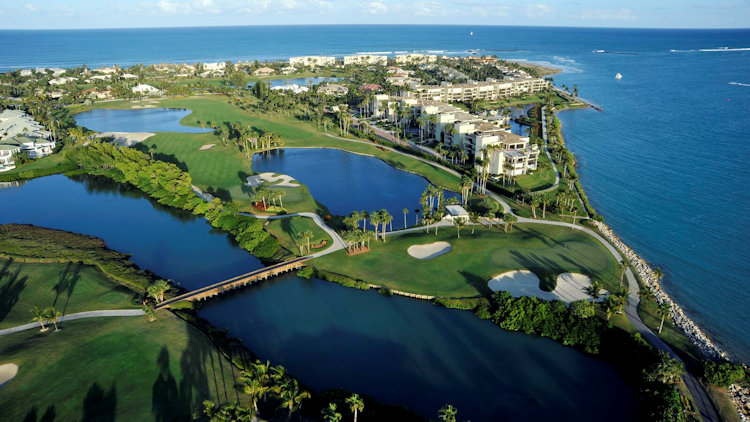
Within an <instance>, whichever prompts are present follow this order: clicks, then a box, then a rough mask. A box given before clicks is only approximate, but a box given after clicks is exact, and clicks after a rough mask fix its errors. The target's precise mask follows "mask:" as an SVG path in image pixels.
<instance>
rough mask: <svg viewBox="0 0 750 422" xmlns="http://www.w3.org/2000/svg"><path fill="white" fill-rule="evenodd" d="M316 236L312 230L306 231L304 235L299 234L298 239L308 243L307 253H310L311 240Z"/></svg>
mask: <svg viewBox="0 0 750 422" xmlns="http://www.w3.org/2000/svg"><path fill="white" fill-rule="evenodd" d="M314 236H315V235H314V234H313V232H312V231H311V230H305V231H303V232H302V233H300V234H298V235H297V237H298V238H299V239H300V240H301V241H302V242H305V243H307V253H310V239H312V238H313V237H314Z"/></svg>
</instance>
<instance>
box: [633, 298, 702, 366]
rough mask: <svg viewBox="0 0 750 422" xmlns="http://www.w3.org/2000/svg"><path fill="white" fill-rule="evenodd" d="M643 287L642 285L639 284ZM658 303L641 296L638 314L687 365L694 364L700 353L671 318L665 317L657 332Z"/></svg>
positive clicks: (658, 320)
mask: <svg viewBox="0 0 750 422" xmlns="http://www.w3.org/2000/svg"><path fill="white" fill-rule="evenodd" d="M641 288H643V286H641ZM658 308H659V305H658V303H657V302H656V299H653V298H650V299H648V300H643V298H641V301H640V303H639V304H638V315H639V316H640V317H641V320H643V323H644V324H646V326H647V327H648V328H650V329H651V331H653V332H654V334H656V335H657V336H659V338H661V339H662V340H664V342H665V343H667V344H668V345H669V347H671V348H672V350H674V351H675V352H676V353H677V354H679V355H680V357H681V358H682V359H683V360H685V361H686V362H687V363H688V365H690V366H694V365H695V364H697V363H698V362H699V361H700V360H701V359H702V356H703V355H702V353H701V352H700V350H698V348H697V347H696V346H695V344H693V342H692V341H690V339H689V338H688V337H687V336H686V335H685V333H684V332H683V331H682V329H681V328H679V327H677V326H675V325H674V323H673V322H672V319H671V318H669V317H667V318H665V319H664V327H663V329H662V332H661V333H659V332H658V331H659V323H660V322H661V316H659V313H658Z"/></svg>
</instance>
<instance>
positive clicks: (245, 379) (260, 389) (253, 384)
mask: <svg viewBox="0 0 750 422" xmlns="http://www.w3.org/2000/svg"><path fill="white" fill-rule="evenodd" d="M240 382H241V383H242V391H243V392H244V393H245V394H247V395H248V396H250V402H252V404H253V410H254V415H256V416H257V415H258V399H260V398H261V397H263V396H265V395H266V393H267V392H268V391H269V389H270V387H269V386H268V385H267V384H266V383H264V382H263V381H261V379H260V378H258V377H256V376H255V374H253V373H252V372H248V371H242V372H241V378H240Z"/></svg>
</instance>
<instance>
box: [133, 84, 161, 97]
mask: <svg viewBox="0 0 750 422" xmlns="http://www.w3.org/2000/svg"><path fill="white" fill-rule="evenodd" d="M130 90H131V91H132V92H133V93H134V94H141V95H152V94H153V95H156V94H159V90H158V89H156V88H154V87H153V86H151V85H148V84H138V85H136V86H134V87H132V88H130Z"/></svg>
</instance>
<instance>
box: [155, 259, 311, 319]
mask: <svg viewBox="0 0 750 422" xmlns="http://www.w3.org/2000/svg"><path fill="white" fill-rule="evenodd" d="M308 259H310V258H309V257H305V256H303V257H301V258H296V259H292V260H291V261H285V262H281V263H278V264H275V265H271V266H270V267H264V268H260V269H257V270H255V271H251V272H249V273H247V274H242V275H238V276H237V277H232V278H230V279H227V280H224V281H220V282H218V283H214V284H212V285H210V286H206V287H201V288H200V289H196V290H193V291H190V292H187V293H185V294H181V295H179V296H175V297H173V298H171V299H167V300H165V301H164V302H162V303H160V304H158V305H157V306H156V309H166V308H169V307H170V305H173V304H175V303H177V302H182V301H190V302H192V301H196V300H203V299H208V298H210V297H213V296H218V295H220V294H222V293H224V292H227V291H230V290H234V289H237V288H240V287H243V286H247V285H248V284H252V283H255V282H256V281H259V280H265V279H268V278H271V277H275V276H277V275H279V274H283V273H285V272H289V271H294V270H298V269H300V268H302V267H304V266H305V262H306V261H307V260H308Z"/></svg>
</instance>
